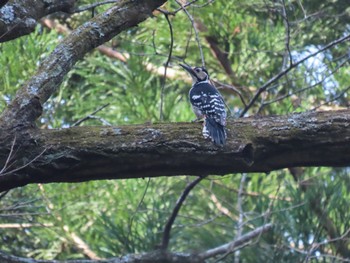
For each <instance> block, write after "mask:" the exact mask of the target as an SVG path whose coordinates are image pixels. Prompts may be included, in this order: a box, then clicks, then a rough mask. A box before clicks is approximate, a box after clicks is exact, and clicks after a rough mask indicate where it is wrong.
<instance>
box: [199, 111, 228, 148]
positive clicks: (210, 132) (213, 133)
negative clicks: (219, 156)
mask: <svg viewBox="0 0 350 263" xmlns="http://www.w3.org/2000/svg"><path fill="white" fill-rule="evenodd" d="M203 136H204V138H210V139H211V140H212V141H213V142H214V143H215V144H216V145H224V144H225V143H226V131H225V127H224V126H223V125H221V124H220V123H218V122H216V121H215V120H214V119H212V118H208V117H207V118H205V120H204V124H203Z"/></svg>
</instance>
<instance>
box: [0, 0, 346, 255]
mask: <svg viewBox="0 0 350 263" xmlns="http://www.w3.org/2000/svg"><path fill="white" fill-rule="evenodd" d="M78 2H79V4H89V3H91V2H92V1H87V0H85V1H78ZM282 3H283V2H276V1H221V0H217V1H215V2H213V3H211V4H207V1H197V2H196V3H195V5H192V6H191V7H189V8H188V11H189V12H190V13H191V14H192V16H193V17H194V20H195V21H200V22H202V23H203V25H205V27H206V30H203V31H202V32H199V37H200V41H201V45H202V47H203V54H204V57H205V61H206V65H207V68H208V70H209V73H210V74H211V77H212V79H216V80H220V81H221V82H225V83H228V84H234V85H235V86H237V87H238V88H239V90H240V91H241V93H242V94H243V97H244V99H245V100H246V101H249V100H250V99H251V97H252V96H254V94H255V92H256V91H257V89H258V88H259V87H261V86H262V85H263V84H264V83H266V82H267V81H268V80H269V79H271V78H272V77H273V76H275V75H276V74H279V73H280V72H281V71H282V70H285V69H286V68H288V67H289V65H290V64H289V63H290V61H289V58H290V57H289V55H290V56H291V57H292V59H293V62H294V63H296V62H297V61H299V60H300V59H302V58H303V57H305V56H307V55H309V54H312V53H314V52H315V51H316V50H317V49H319V48H322V47H323V46H324V45H325V44H327V43H329V42H331V41H333V40H335V39H337V38H339V36H341V35H344V34H348V33H349V28H348V20H349V11H348V10H349V9H348V4H347V1H341V0H338V1H323V2H322V3H320V1H316V0H313V1H308V2H305V1H285V7H286V10H285V11H286V13H287V15H288V18H289V29H290V42H289V45H290V50H291V53H290V54H289V53H288V52H287V51H288V50H286V36H287V35H286V21H285V20H284V19H283V17H282V14H283V4H282ZM105 8H107V7H99V8H97V9H96V12H97V13H99V12H102V11H103V10H104V9H105ZM164 8H166V9H168V10H176V9H177V8H178V5H177V4H176V3H175V2H174V1H169V2H168V3H167V5H166V6H165V7H164ZM338 14H341V15H338ZM90 15H91V13H90V12H84V13H80V14H76V15H74V16H72V17H70V19H69V20H65V19H63V21H62V22H66V23H69V25H70V26H72V27H76V26H78V25H80V24H81V23H83V22H84V21H86V20H87V19H89V17H90ZM169 19H170V21H171V24H172V28H173V31H174V39H173V40H174V47H173V50H172V51H173V55H172V58H171V61H170V66H169V69H175V70H178V67H177V64H178V63H179V62H182V61H183V60H185V61H186V62H188V63H190V64H192V65H199V64H201V59H200V53H199V50H198V45H197V42H196V39H195V33H194V31H193V29H191V28H192V27H191V22H190V21H189V19H188V18H187V16H186V14H185V13H184V12H182V11H180V12H178V13H177V14H176V16H169ZM207 36H210V37H212V39H214V40H215V44H217V46H218V47H219V48H220V49H221V50H222V51H223V53H224V54H225V55H226V58H227V61H228V62H229V65H230V67H231V68H232V70H233V72H234V74H233V75H228V74H227V72H225V70H224V68H223V66H222V65H221V63H220V61H219V60H218V59H217V58H216V57H215V56H214V55H213V53H212V50H211V49H210V44H209V43H208V42H207V41H206V38H205V37H207ZM61 37H62V36H61V35H59V34H57V33H55V31H50V32H48V31H46V30H43V29H42V28H41V27H38V28H37V30H36V32H35V33H33V34H31V35H28V36H25V37H21V38H19V39H16V40H14V41H11V42H8V43H4V44H2V45H1V47H0V53H1V55H0V65H2V68H3V69H4V70H3V78H2V79H0V81H1V82H0V87H1V89H0V109H1V110H2V109H4V107H5V105H6V102H7V101H10V100H11V99H12V98H13V95H14V94H15V92H16V90H18V88H19V87H20V86H21V85H22V84H23V83H24V82H25V81H26V80H28V79H29V78H30V76H31V75H33V74H34V73H35V71H36V69H37V68H38V67H39V66H40V63H41V61H42V60H43V58H44V57H45V56H46V55H47V54H48V53H50V52H51V51H52V50H53V48H54V47H55V45H57V43H58V42H59V41H60V39H61ZM170 42H171V39H170V33H169V26H168V23H167V22H166V20H165V19H164V16H163V15H162V14H156V16H155V17H154V18H152V19H148V20H147V21H145V22H144V23H142V24H140V25H139V26H138V27H135V28H132V29H130V30H127V31H126V32H123V33H121V34H120V35H118V36H117V37H116V38H114V39H113V40H112V41H110V42H109V43H107V44H106V45H109V46H110V47H112V48H113V49H114V50H115V51H118V52H121V53H123V54H124V55H125V57H126V58H127V59H126V61H120V60H117V59H115V58H110V57H108V56H106V55H105V54H103V53H101V52H99V51H94V52H91V53H90V54H87V55H86V57H85V58H84V59H83V60H82V61H80V62H79V63H77V65H76V66H75V67H74V69H73V70H72V71H70V72H69V74H68V75H67V77H66V79H65V80H64V83H63V84H62V85H61V87H60V89H59V90H58V91H57V93H56V94H54V96H52V97H51V98H50V100H49V101H48V102H47V103H46V104H45V109H44V115H43V116H42V118H41V119H40V123H39V124H40V125H41V126H43V127H45V128H47V127H49V128H61V127H68V126H70V125H72V124H73V123H74V122H76V121H77V120H79V119H81V118H83V117H85V116H87V115H89V114H91V113H92V112H93V111H95V110H96V109H98V108H99V107H101V106H103V105H105V104H107V103H108V104H109V106H107V107H106V108H104V109H103V110H101V111H99V112H98V113H97V114H96V116H97V117H98V118H96V119H91V120H88V121H85V122H83V124H82V125H101V120H103V121H107V122H109V123H111V124H113V125H124V124H134V123H144V122H159V121H160V105H161V98H162V97H163V106H164V108H163V115H164V118H163V121H166V122H168V121H172V122H176V121H190V120H191V119H193V117H194V116H193V113H192V112H191V109H190V105H189V103H188V99H187V93H188V90H189V86H190V84H189V83H188V82H187V81H184V80H183V79H182V77H177V78H166V79H165V84H164V93H163V94H162V86H163V83H164V82H163V81H164V78H163V77H164V76H163V73H162V72H160V73H156V72H155V71H151V70H150V69H149V67H147V66H149V65H152V66H154V68H159V67H161V66H163V65H164V63H165V62H166V61H167V57H168V54H169V47H170ZM347 49H348V45H346V44H340V45H337V46H335V47H332V48H331V49H329V50H327V52H323V53H321V54H320V55H318V56H316V57H313V58H312V59H310V60H307V61H305V62H304V63H301V64H300V65H298V66H297V67H295V68H293V69H291V70H290V72H288V74H286V75H285V76H283V77H282V78H281V79H280V80H279V81H277V82H276V83H273V84H272V85H271V86H269V87H268V89H267V90H266V92H264V93H263V94H262V95H261V96H260V97H259V100H258V101H257V103H255V104H254V105H253V107H252V108H251V110H250V114H256V113H259V114H266V115H267V114H287V113H290V112H294V111H305V110H311V109H314V108H318V107H320V106H323V105H324V104H326V105H327V106H329V107H336V108H338V107H341V106H348V95H347V90H348V89H349V84H348V83H349V81H348V79H349V77H348V76H349V73H350V72H349V57H348V54H347V53H346V52H348V51H347ZM168 77H169V76H168ZM222 93H223V95H224V97H225V100H226V102H227V104H228V106H229V108H230V109H232V112H233V114H234V115H237V114H239V113H240V112H241V111H242V109H243V107H244V106H243V103H242V102H241V100H240V99H239V97H238V96H237V94H236V93H233V92H232V91H231V90H223V92H222ZM162 95H163V96H162ZM102 124H103V123H102ZM0 168H1V167H0ZM296 177H297V179H298V180H297V181H296V180H294V178H293V176H292V175H291V173H290V172H289V171H287V170H280V171H276V172H271V173H270V174H268V175H267V174H248V175H247V178H246V181H245V182H244V188H243V189H244V191H243V195H242V196H241V199H239V197H238V192H239V187H240V183H241V175H239V174H235V175H226V176H224V177H214V176H213V177H209V178H208V179H205V180H203V181H202V182H201V183H200V185H198V186H197V187H196V188H195V189H194V190H193V191H192V192H191V193H190V195H189V197H188V198H187V200H186V202H185V204H184V206H183V207H182V208H181V211H180V214H179V216H178V217H177V218H176V221H175V225H174V227H173V229H172V232H171V240H170V249H171V250H172V251H184V252H198V251H203V250H205V249H209V248H213V247H216V246H219V245H222V244H224V243H227V242H230V241H232V240H233V239H234V238H235V237H236V235H237V233H238V232H239V229H240V228H241V230H242V231H243V234H244V233H247V232H249V231H252V230H254V229H255V228H257V227H259V226H261V225H263V224H265V223H267V222H273V223H274V225H275V227H274V229H273V230H272V231H270V232H268V233H265V234H263V235H261V236H259V237H258V238H257V239H256V240H255V241H252V242H251V243H250V244H249V245H247V246H245V247H242V248H241V249H240V255H239V258H240V262H303V261H307V260H310V261H312V260H313V261H315V262H319V261H322V262H335V261H332V260H333V259H334V260H336V259H335V257H338V258H346V257H349V256H350V255H348V254H346V251H345V252H344V251H343V252H340V251H339V242H337V241H336V240H334V241H333V242H328V243H327V242H325V240H329V239H331V238H337V237H338V238H339V237H341V236H342V235H343V234H344V233H346V232H347V231H348V229H349V227H350V226H349V222H350V213H349V209H348V200H349V192H350V191H349V188H350V180H349V178H348V169H335V168H334V169H333V168H332V169H331V168H323V167H316V168H308V169H303V170H302V172H301V173H300V174H299V175H298V176H296ZM191 180H193V178H191V177H174V178H157V179H150V181H149V183H148V179H145V180H143V179H137V180H136V179H135V180H120V181H96V182H87V183H79V184H50V185H44V186H37V185H30V186H26V187H23V188H21V189H15V190H13V191H11V192H10V193H9V194H7V195H6V196H5V197H4V198H2V199H1V200H0V237H1V240H2V241H3V242H2V243H1V245H0V249H1V250H3V251H5V252H8V253H12V254H16V255H20V256H31V257H35V258H38V259H67V258H70V259H74V258H87V257H88V255H87V253H86V251H85V252H84V251H83V250H82V249H81V246H79V242H78V241H77V239H76V237H79V238H80V240H81V241H83V242H84V244H86V245H87V246H88V248H89V250H90V251H92V252H94V253H95V254H97V255H98V256H99V257H112V256H121V255H125V254H127V253H141V252H145V251H151V250H153V249H155V248H157V247H158V246H159V244H160V243H161V238H162V231H163V228H164V225H165V223H166V222H167V220H168V218H169V216H170V214H171V211H172V209H173V208H174V206H175V204H176V200H177V199H178V197H179V196H180V194H181V192H182V191H183V189H184V188H185V186H186V184H187V183H188V182H189V181H191ZM239 202H241V206H242V210H243V211H239V210H238V203H239ZM240 215H243V222H241V223H240V222H239V216H240ZM330 222H331V223H332V224H333V225H334V228H335V230H336V233H335V234H336V236H335V237H330V234H329V229H330V227H331V225H330V224H331V223H330ZM5 223H6V224H10V223H11V224H15V223H18V224H23V223H28V224H31V226H30V227H24V228H20V227H17V228H11V229H7V228H2V227H3V226H4V225H2V224H5ZM80 244H81V243H80ZM317 245H318V246H317ZM347 246H349V245H348V244H347ZM348 250H349V248H348ZM235 255H236V256H237V254H230V255H227V257H225V258H222V259H220V261H219V262H232V261H233V260H234V259H235ZM210 262H211V261H210Z"/></svg>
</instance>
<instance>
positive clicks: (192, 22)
mask: <svg viewBox="0 0 350 263" xmlns="http://www.w3.org/2000/svg"><path fill="white" fill-rule="evenodd" d="M175 2H176V3H177V4H178V5H179V6H180V7H181V9H182V10H183V11H184V12H185V14H186V15H187V17H188V19H189V20H190V21H191V24H192V27H193V30H194V34H195V36H196V41H197V44H198V48H199V52H200V55H201V59H202V66H203V67H205V60H204V55H203V49H202V45H201V43H200V40H199V34H198V31H197V28H196V26H195V22H194V19H193V17H192V15H191V14H190V13H189V12H188V11H187V9H186V8H185V7H184V5H182V4H181V2H179V0H175Z"/></svg>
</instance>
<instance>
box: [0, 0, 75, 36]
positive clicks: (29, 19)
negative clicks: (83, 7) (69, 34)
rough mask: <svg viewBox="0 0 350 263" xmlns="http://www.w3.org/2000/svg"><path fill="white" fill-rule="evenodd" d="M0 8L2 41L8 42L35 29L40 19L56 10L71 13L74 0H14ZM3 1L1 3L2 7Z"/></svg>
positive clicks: (0, 34)
mask: <svg viewBox="0 0 350 263" xmlns="http://www.w3.org/2000/svg"><path fill="white" fill-rule="evenodd" d="M4 2H5V3H4V6H3V7H2V8H1V9H0V42H6V41H9V40H12V39H15V38H18V37H20V36H23V35H27V34H30V33H31V32H33V31H34V29H35V26H36V25H37V23H38V20H39V19H40V18H42V17H44V16H46V15H48V14H52V13H56V12H59V11H61V12H67V13H70V12H71V11H72V10H73V8H74V3H75V1H74V0H51V1H45V0H37V1H35V2H34V1H33V0H12V1H9V2H8V3H6V2H7V1H4ZM1 5H2V3H0V7H1Z"/></svg>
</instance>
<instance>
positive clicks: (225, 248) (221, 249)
mask: <svg viewBox="0 0 350 263" xmlns="http://www.w3.org/2000/svg"><path fill="white" fill-rule="evenodd" d="M272 226H273V225H272V224H271V223H268V224H265V225H263V226H260V227H258V228H256V229H255V230H253V231H250V232H248V233H246V234H244V235H243V236H241V237H240V238H238V239H236V240H234V241H232V242H230V243H227V244H224V245H221V246H218V247H216V248H212V249H209V250H207V251H205V252H202V253H200V254H199V257H200V258H201V259H203V260H204V259H208V258H213V257H215V256H218V255H221V254H226V253H230V251H233V250H234V249H235V248H237V247H239V246H242V245H243V244H245V243H247V242H249V241H251V240H252V239H254V238H256V237H259V236H261V235H262V234H263V233H265V232H267V231H269V230H270V229H271V228H272Z"/></svg>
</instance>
